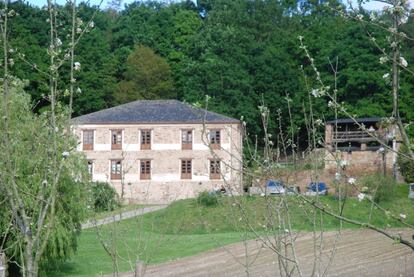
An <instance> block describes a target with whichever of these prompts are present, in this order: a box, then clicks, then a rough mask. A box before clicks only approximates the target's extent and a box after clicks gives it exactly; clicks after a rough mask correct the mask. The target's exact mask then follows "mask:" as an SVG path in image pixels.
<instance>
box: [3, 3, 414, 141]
mask: <svg viewBox="0 0 414 277" xmlns="http://www.w3.org/2000/svg"><path fill="white" fill-rule="evenodd" d="M326 2H329V4H330V5H331V6H333V7H334V6H338V5H341V4H340V3H339V2H336V1H334V0H331V1H326ZM13 6H14V8H15V9H16V10H17V11H18V12H19V13H20V14H21V15H24V16H20V17H18V18H17V19H16V20H15V21H14V22H13V23H12V25H11V26H12V33H11V38H12V40H13V44H14V45H16V48H19V49H20V50H21V51H22V52H23V53H25V54H26V57H27V58H28V59H30V60H31V61H33V62H35V63H36V64H38V65H39V66H42V64H44V63H45V60H44V59H45V57H46V53H45V50H42V48H43V49H44V47H45V44H46V41H47V40H46V39H45V38H46V36H47V33H46V31H45V30H47V28H45V27H44V25H45V23H46V18H45V14H44V11H42V10H41V9H38V8H34V7H30V6H28V5H26V4H23V3H21V2H15V3H13ZM93 11H94V8H93V7H89V6H87V5H85V4H81V9H80V17H84V18H87V17H89V16H90V15H91V14H92V13H93ZM114 12H115V11H114V10H113V9H112V10H110V11H99V12H97V14H96V17H95V19H94V21H95V28H94V29H93V30H92V31H91V32H90V34H88V36H86V37H85V39H84V40H82V41H81V42H80V44H79V47H78V50H77V53H76V55H77V56H76V57H77V60H78V61H80V62H81V64H82V71H81V72H80V73H79V76H78V77H77V79H78V83H79V84H80V89H81V91H82V93H81V94H78V95H77V96H76V98H75V102H74V112H75V115H79V114H84V113H88V112H92V111H96V110H99V109H103V108H106V107H110V106H113V105H116V104H117V103H123V102H126V101H133V100H135V99H142V98H145V99H152V98H171V97H173V98H178V99H179V100H184V101H187V102H190V103H196V102H202V101H204V99H205V96H206V95H209V96H211V103H210V104H209V109H212V110H214V111H217V112H221V113H224V114H227V115H229V116H233V117H235V118H240V117H241V116H244V118H245V119H246V120H247V123H248V128H249V131H250V133H251V134H252V135H253V134H259V135H260V133H259V132H260V129H261V128H260V118H259V113H258V109H257V106H259V105H260V103H261V101H264V102H265V104H266V105H267V106H268V107H269V108H270V112H271V118H270V127H271V129H272V130H275V129H276V128H278V124H279V123H278V120H277V113H278V112H280V113H281V116H282V121H281V122H282V125H283V126H282V128H285V127H286V126H287V125H288V113H287V105H286V96H287V95H289V97H290V98H291V99H292V102H291V109H292V115H293V123H294V125H295V126H296V127H303V126H304V117H303V115H302V114H303V109H304V106H305V108H306V106H307V104H306V102H307V100H306V99H307V95H308V93H309V90H310V89H312V88H313V87H314V86H315V84H314V83H313V82H314V81H313V80H314V79H315V78H314V77H315V76H314V75H313V74H314V72H312V70H310V68H309V62H308V61H307V59H306V58H305V57H304V54H303V51H302V50H301V49H300V48H299V41H298V39H297V37H298V36H299V35H300V36H303V37H304V42H305V43H306V45H307V46H308V48H309V51H310V53H311V55H312V56H313V58H314V59H315V64H316V65H317V66H318V68H319V70H320V72H321V74H322V76H323V77H324V79H325V80H326V81H327V85H331V86H333V69H332V66H331V63H332V64H333V65H336V62H337V69H338V80H337V81H338V99H339V101H343V102H345V103H347V105H348V107H349V110H350V111H351V112H352V113H353V114H356V115H357V116H374V115H379V116H385V115H389V114H390V111H391V100H390V99H391V98H390V86H389V84H388V83H387V81H386V80H384V79H383V75H384V74H385V73H386V72H388V71H389V66H387V65H381V64H380V63H379V54H380V52H379V50H378V49H377V48H376V47H375V46H374V45H373V44H372V42H371V41H370V40H369V38H368V36H367V34H366V30H365V29H364V27H363V26H361V24H360V22H356V21H352V20H349V19H345V18H343V17H341V16H340V15H339V14H338V13H337V12H335V11H334V10H332V9H331V8H328V7H326V5H325V1H318V2H315V1H305V2H303V1H281V2H276V1H271V0H265V1H258V0H257V1H244V0H237V1H225V0H205V1H198V6H195V5H194V4H193V3H192V1H184V2H181V3H174V4H165V3H164V2H159V1H154V2H151V1H145V2H136V3H133V4H130V5H127V6H126V7H125V9H124V10H122V11H118V14H114ZM33 22H35V24H33ZM413 24H414V23H413V22H412V21H409V22H408V23H407V26H406V29H407V33H408V34H410V35H412V30H413V28H412V26H413ZM368 28H369V29H370V31H371V32H373V33H374V35H375V36H376V39H377V42H378V43H379V44H380V46H385V45H386V43H387V41H386V34H385V33H384V32H383V31H382V30H381V29H376V28H374V27H368ZM411 48H412V43H411V42H410V41H409V42H408V43H407V45H406V46H405V49H403V51H406V52H407V59H408V64H409V67H410V68H411V64H412V63H411V61H412V59H413V53H412V50H411ZM144 50H145V51H144ZM139 51H141V53H138V52H139ZM149 65H153V66H149ZM301 66H303V71H302V69H301ZM157 70H158V72H159V74H158V73H157V74H158V75H157V74H155V73H154V72H155V71H157ZM13 71H14V72H13V73H14V74H15V75H17V76H19V77H21V78H25V79H29V80H31V83H30V84H29V87H28V92H29V93H30V94H31V96H32V98H33V99H34V100H35V101H39V104H38V105H37V106H36V108H37V109H39V108H40V107H42V106H43V105H47V102H45V101H43V99H42V97H41V95H42V93H45V91H44V87H45V86H44V82H45V79H44V77H43V76H41V74H40V73H39V72H37V71H36V70H33V69H31V68H30V67H29V66H28V65H27V64H25V63H16V65H15V66H14V68H13ZM148 74H150V75H151V74H155V75H157V77H156V78H155V79H153V78H152V77H155V76H152V77H151V78H150V79H151V81H150V82H147V81H148V80H149V79H148V76H149V75H148ZM304 74H305V75H306V76H307V77H308V86H306V85H305V82H304ZM402 78H403V79H404V82H403V84H402V86H401V97H402V98H401V99H402V101H401V114H402V115H403V116H404V118H406V119H407V120H412V119H414V112H413V110H412V108H411V107H412V104H413V101H414V97H413V95H412V89H413V88H412V84H413V76H411V75H409V74H405V73H403V74H402ZM143 87H147V89H146V90H145V91H144V89H143ZM315 101H316V102H315V103H314V104H315V106H314V111H315V112H316V113H317V115H318V116H320V117H321V118H330V117H332V113H331V112H330V111H329V110H327V109H326V103H325V101H326V100H322V99H316V100H315ZM303 145H306V142H305V143H304V144H303Z"/></svg>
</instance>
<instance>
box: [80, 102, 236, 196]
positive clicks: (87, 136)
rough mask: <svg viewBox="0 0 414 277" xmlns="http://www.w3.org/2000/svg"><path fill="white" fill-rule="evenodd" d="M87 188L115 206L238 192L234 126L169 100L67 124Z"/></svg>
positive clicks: (134, 104)
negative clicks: (84, 164)
mask: <svg viewBox="0 0 414 277" xmlns="http://www.w3.org/2000/svg"><path fill="white" fill-rule="evenodd" d="M73 125H74V130H75V133H76V135H77V137H78V138H79V143H78V151H82V152H83V153H84V154H85V155H86V158H87V160H88V170H89V172H90V174H91V178H92V180H93V181H100V182H108V183H111V184H112V185H113V186H114V188H115V189H116V191H117V192H118V194H119V195H120V196H122V198H123V199H125V200H128V201H130V202H135V203H170V202H172V201H174V200H177V199H184V198H191V197H196V196H197V195H198V193H200V192H201V191H205V190H208V191H211V190H215V189H221V188H223V187H224V188H225V189H226V190H227V191H231V192H232V193H234V194H239V193H241V191H242V174H241V171H242V129H241V125H240V121H239V120H236V119H233V118H229V117H226V116H223V115H220V114H217V113H213V112H209V111H206V110H203V109H199V108H195V107H193V106H190V105H188V104H185V103H182V102H179V101H176V100H154V101H149V100H142V101H135V102H131V103H127V104H124V105H120V106H116V107H113V108H110V109H106V110H102V111H99V112H95V113H91V114H87V115H84V116H80V117H77V118H75V119H74V120H73Z"/></svg>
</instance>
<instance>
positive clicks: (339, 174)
mask: <svg viewBox="0 0 414 277" xmlns="http://www.w3.org/2000/svg"><path fill="white" fill-rule="evenodd" d="M335 180H337V181H340V180H341V173H339V172H336V173H335Z"/></svg>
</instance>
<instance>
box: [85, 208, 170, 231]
mask: <svg viewBox="0 0 414 277" xmlns="http://www.w3.org/2000/svg"><path fill="white" fill-rule="evenodd" d="M166 207H167V205H160V206H151V207H144V208H139V209H136V210H132V211H126V212H122V213H119V214H115V215H113V216H109V217H106V218H102V219H97V220H91V221H88V222H86V223H83V224H82V229H88V228H92V227H95V226H100V225H105V224H109V223H112V222H116V221H120V220H123V219H127V218H131V217H136V216H139V215H143V214H146V213H149V212H154V211H158V210H161V209H164V208H166Z"/></svg>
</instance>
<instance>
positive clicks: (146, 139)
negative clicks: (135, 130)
mask: <svg viewBox="0 0 414 277" xmlns="http://www.w3.org/2000/svg"><path fill="white" fill-rule="evenodd" d="M141 149H151V130H141Z"/></svg>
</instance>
